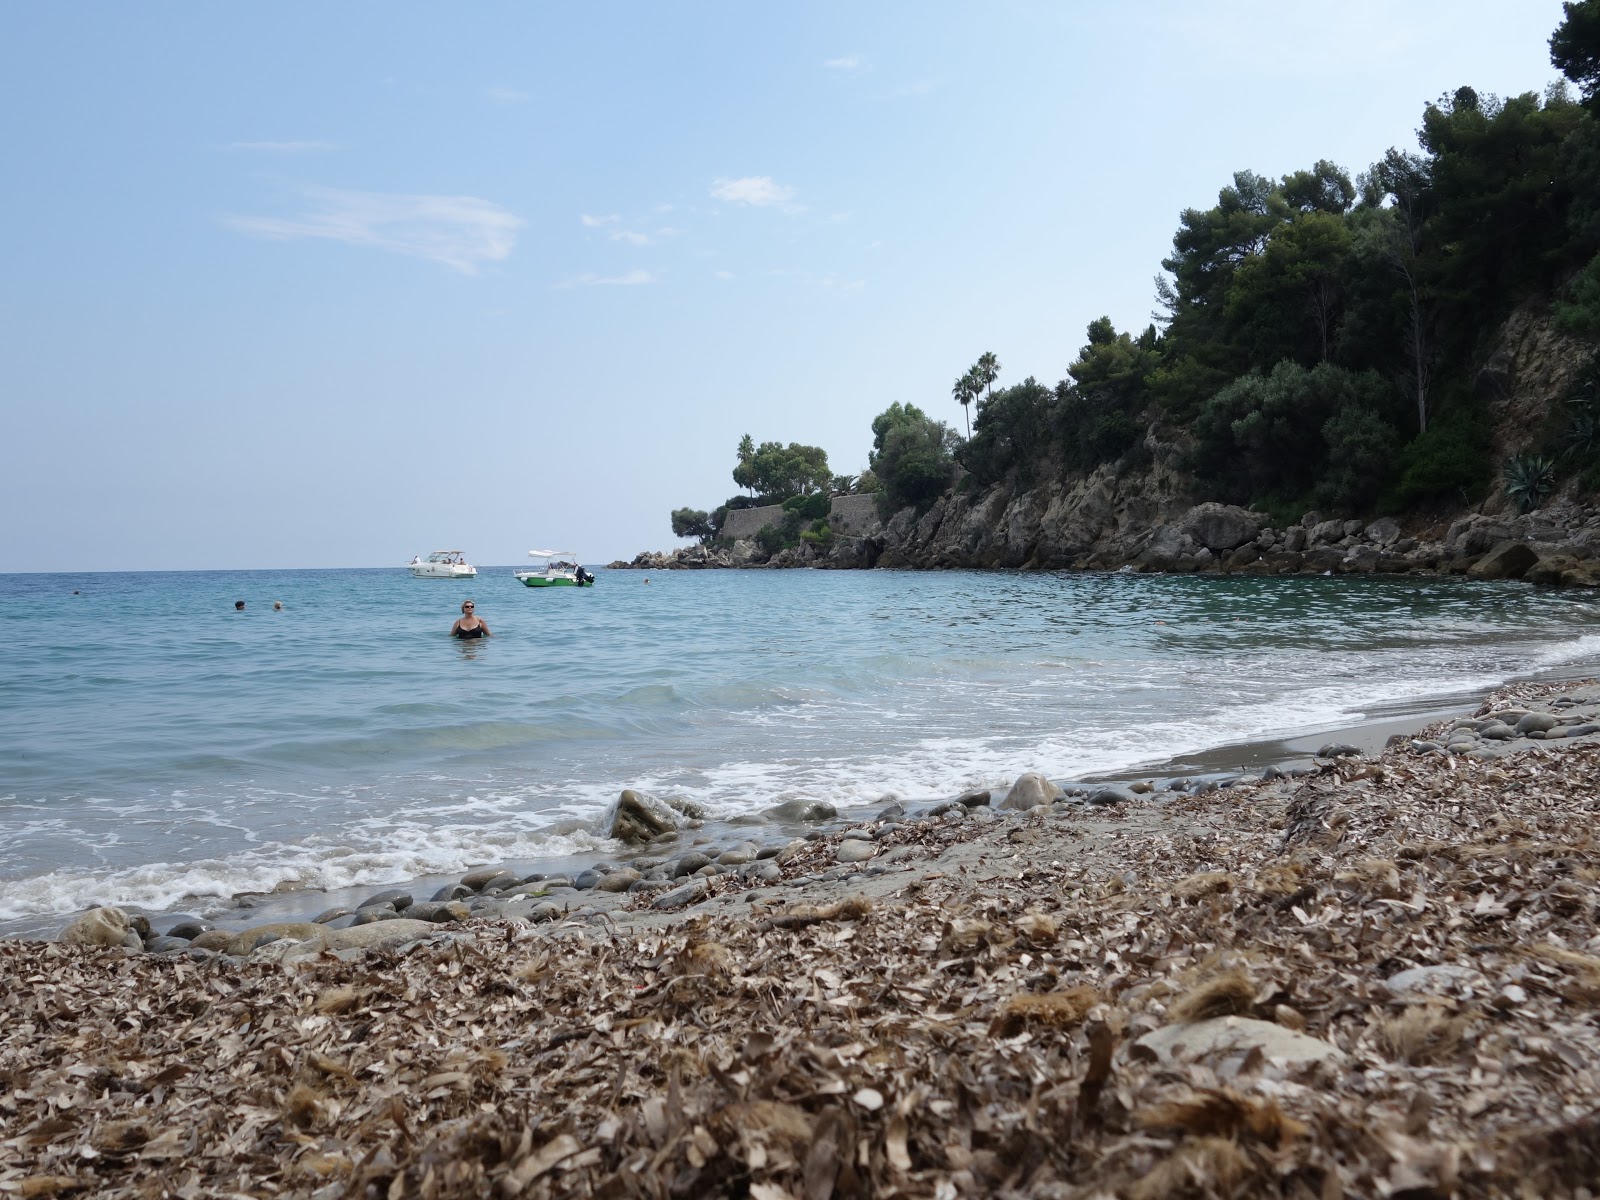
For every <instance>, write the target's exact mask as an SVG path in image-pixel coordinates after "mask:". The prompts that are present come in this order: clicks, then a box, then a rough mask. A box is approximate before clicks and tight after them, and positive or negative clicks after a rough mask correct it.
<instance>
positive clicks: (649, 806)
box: [607, 788, 683, 845]
mask: <svg viewBox="0 0 1600 1200" xmlns="http://www.w3.org/2000/svg"><path fill="white" fill-rule="evenodd" d="M682 826H683V821H682V818H680V817H679V815H678V813H677V812H676V811H674V810H673V808H672V807H671V806H670V805H669V804H667V803H666V802H665V801H662V800H658V799H656V797H654V796H652V795H650V794H649V793H648V792H636V791H634V790H633V789H632V788H624V789H623V791H622V795H621V796H619V797H618V798H617V805H616V807H615V808H614V809H612V811H611V823H610V828H609V830H608V833H607V836H609V837H614V838H616V839H617V840H618V841H621V842H626V843H628V844H629V845H639V844H641V843H643V842H648V841H650V840H651V839H652V838H657V837H660V836H661V835H662V834H665V833H676V832H677V831H678V830H679V829H681V828H682Z"/></svg>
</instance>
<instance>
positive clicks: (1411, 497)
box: [1383, 405, 1489, 510]
mask: <svg viewBox="0 0 1600 1200" xmlns="http://www.w3.org/2000/svg"><path fill="white" fill-rule="evenodd" d="M1397 465H1398V467H1399V471H1398V473H1399V482H1398V483H1397V484H1396V485H1395V488H1394V492H1393V494H1392V495H1391V496H1389V497H1387V498H1386V499H1385V502H1384V505H1383V507H1385V508H1393V509H1397V510H1398V509H1404V508H1408V507H1410V506H1411V505H1413V504H1417V503H1419V502H1421V501H1427V500H1448V501H1452V502H1459V501H1472V500H1477V499H1479V498H1480V497H1481V496H1482V495H1483V494H1484V492H1485V491H1487V490H1488V485H1489V419H1488V416H1487V415H1486V414H1485V413H1483V412H1482V411H1481V410H1480V409H1479V408H1477V407H1475V406H1468V405H1463V406H1462V407H1459V408H1456V409H1454V410H1452V411H1450V412H1448V413H1446V414H1444V415H1443V416H1440V417H1438V418H1437V419H1435V420H1434V421H1433V422H1431V423H1430V424H1429V426H1428V432H1426V433H1424V434H1422V435H1421V436H1420V437H1418V438H1417V439H1416V440H1415V441H1413V442H1412V443H1411V444H1410V445H1409V446H1407V447H1406V448H1405V449H1404V450H1403V451H1401V453H1400V458H1399V462H1398V464H1397Z"/></svg>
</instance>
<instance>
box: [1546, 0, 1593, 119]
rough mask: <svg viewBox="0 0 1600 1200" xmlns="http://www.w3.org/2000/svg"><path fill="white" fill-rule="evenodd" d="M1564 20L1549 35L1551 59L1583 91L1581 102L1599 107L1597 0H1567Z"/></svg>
mask: <svg viewBox="0 0 1600 1200" xmlns="http://www.w3.org/2000/svg"><path fill="white" fill-rule="evenodd" d="M1561 11H1562V12H1563V13H1564V14H1565V18H1566V19H1565V20H1563V21H1562V22H1561V24H1560V25H1558V26H1557V27H1556V31H1555V32H1554V33H1553V34H1551V35H1550V61H1551V63H1552V64H1553V65H1554V66H1555V68H1556V70H1558V71H1560V72H1561V73H1562V74H1563V75H1565V76H1566V77H1567V78H1568V79H1570V80H1572V82H1573V83H1575V84H1577V85H1578V87H1579V88H1581V89H1582V91H1583V103H1584V105H1585V106H1586V107H1588V108H1590V109H1596V110H1600V0H1568V2H1567V3H1565V4H1563V5H1562V6H1561Z"/></svg>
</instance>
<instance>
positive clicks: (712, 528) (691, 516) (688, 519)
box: [672, 508, 727, 545]
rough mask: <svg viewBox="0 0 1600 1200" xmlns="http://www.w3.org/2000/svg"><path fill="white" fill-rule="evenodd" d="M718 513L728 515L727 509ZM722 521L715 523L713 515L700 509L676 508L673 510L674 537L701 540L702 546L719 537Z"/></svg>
mask: <svg viewBox="0 0 1600 1200" xmlns="http://www.w3.org/2000/svg"><path fill="white" fill-rule="evenodd" d="M718 512H720V513H723V514H726V512H727V509H725V508H723V509H719V510H718ZM721 524H722V522H721V521H714V520H713V519H712V516H711V514H709V513H707V512H705V511H704V510H702V509H698V508H675V509H673V510H672V536H673V537H681V538H699V539H700V542H701V544H702V545H704V544H706V543H708V542H710V541H711V539H712V538H714V537H716V536H717V530H718V529H719V528H720V527H721Z"/></svg>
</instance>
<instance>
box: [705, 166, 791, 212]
mask: <svg viewBox="0 0 1600 1200" xmlns="http://www.w3.org/2000/svg"><path fill="white" fill-rule="evenodd" d="M711 195H712V196H713V197H714V198H716V199H718V200H726V201H727V202H728V203H729V204H748V205H750V206H751V207H752V208H776V209H778V210H779V211H781V212H786V213H797V212H804V211H805V205H803V204H796V203H795V200H794V189H793V188H792V187H788V186H786V185H785V184H781V183H776V182H774V181H773V179H772V177H771V176H769V175H746V176H745V177H744V178H742V179H716V180H713V181H712V184H711Z"/></svg>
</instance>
